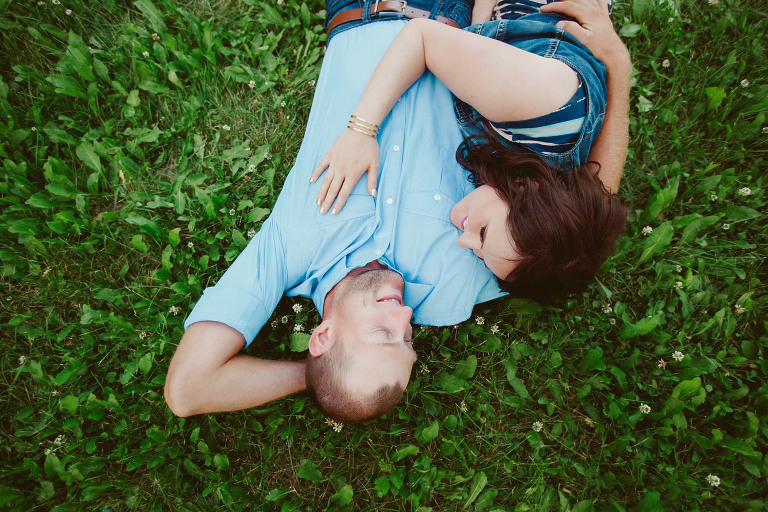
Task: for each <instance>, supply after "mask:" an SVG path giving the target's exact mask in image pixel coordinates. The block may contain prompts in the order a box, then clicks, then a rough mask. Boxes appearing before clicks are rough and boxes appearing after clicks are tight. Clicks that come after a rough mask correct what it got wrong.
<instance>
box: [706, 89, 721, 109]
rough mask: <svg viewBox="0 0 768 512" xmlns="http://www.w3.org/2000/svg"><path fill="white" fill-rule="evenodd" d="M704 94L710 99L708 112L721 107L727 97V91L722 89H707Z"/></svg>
mask: <svg viewBox="0 0 768 512" xmlns="http://www.w3.org/2000/svg"><path fill="white" fill-rule="evenodd" d="M704 94H706V95H707V97H708V98H709V104H708V105H707V110H714V109H716V108H717V107H719V106H720V104H721V103H723V100H724V99H725V97H726V93H725V89H723V88H722V87H707V88H706V89H704Z"/></svg>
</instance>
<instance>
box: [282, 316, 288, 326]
mask: <svg viewBox="0 0 768 512" xmlns="http://www.w3.org/2000/svg"><path fill="white" fill-rule="evenodd" d="M288 320H289V318H288V316H286V315H283V316H281V317H280V323H283V324H287V323H288Z"/></svg>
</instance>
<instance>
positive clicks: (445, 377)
mask: <svg viewBox="0 0 768 512" xmlns="http://www.w3.org/2000/svg"><path fill="white" fill-rule="evenodd" d="M437 380H438V382H439V383H440V385H441V386H442V387H443V389H444V390H445V391H446V392H447V393H458V392H459V391H464V390H465V389H467V387H468V384H467V381H465V380H464V379H462V378H461V377H457V376H456V375H451V374H450V373H446V372H440V373H438V374H437Z"/></svg>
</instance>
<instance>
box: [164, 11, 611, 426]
mask: <svg viewBox="0 0 768 512" xmlns="http://www.w3.org/2000/svg"><path fill="white" fill-rule="evenodd" d="M423 4H424V5H419V4H414V3H409V7H410V8H411V11H409V12H410V13H411V14H413V13H416V15H419V13H426V14H429V12H432V15H433V17H434V16H437V15H439V16H440V17H438V18H437V19H438V20H443V21H446V22H447V21H450V20H452V21H453V22H454V23H456V24H458V25H460V26H464V25H466V24H467V23H468V21H469V14H470V12H471V8H470V6H469V5H468V4H467V3H465V2H464V1H463V0H456V1H455V2H445V3H443V4H442V9H443V10H442V11H440V12H436V9H433V7H434V5H433V4H432V2H429V1H426V2H423ZM366 5H367V4H366ZM342 7H348V5H344V6H339V5H329V7H328V13H329V19H331V18H333V17H334V16H335V14H336V13H337V12H338V11H339V10H340V9H341V8H342ZM414 9H415V10H414ZM361 16H362V14H361ZM378 19H379V20H385V18H378ZM386 21H387V22H386V23H383V22H380V23H366V22H363V21H349V22H347V23H344V24H342V25H340V26H339V27H338V28H336V29H335V32H334V33H333V34H332V35H333V39H332V40H331V41H330V44H329V45H328V50H327V53H326V56H325V58H324V61H323V66H322V70H321V73H320V78H319V80H318V85H317V91H316V93H315V98H314V101H313V104H312V109H311V112H310V116H309V121H308V125H307V130H306V133H305V137H304V140H303V142H302V145H301V149H300V150H299V154H298V156H297V160H296V163H295V165H294V167H293V169H292V170H291V172H290V173H289V175H288V177H287V178H286V181H285V184H284V187H283V190H282V191H281V193H280V196H279V197H278V200H277V202H276V204H275V207H274V210H273V212H272V215H271V216H270V217H269V218H268V219H267V220H266V221H265V223H264V225H263V226H262V228H261V231H260V232H259V233H258V234H257V235H256V236H255V237H254V238H253V239H252V241H251V242H250V243H249V245H248V247H247V248H246V249H245V250H244V251H243V253H242V254H241V255H240V256H239V257H238V258H237V260H235V262H234V263H233V264H232V266H231V267H230V268H229V269H228V270H227V272H226V273H225V274H224V275H223V276H222V278H221V279H220V281H219V282H218V283H217V284H216V286H214V287H212V288H208V289H206V290H205V293H204V295H203V297H202V298H201V299H200V301H199V302H198V303H197V305H196V306H195V308H194V310H193V311H192V313H191V314H190V316H189V318H187V320H186V323H185V326H186V327H187V331H186V332H185V334H184V336H183V338H182V340H181V342H180V344H179V347H178V349H177V352H176V354H175V355H174V358H173V360H172V362H171V365H170V368H169V371H168V377H167V380H166V388H165V396H166V400H167V402H168V405H169V406H170V408H171V410H172V411H173V412H174V413H175V414H178V415H180V416H188V415H193V414H199V413H206V412H215V411H231V410H239V409H245V408H249V407H255V406H258V405H261V404H264V403H266V402H269V401H271V400H275V399H277V398H280V397H283V396H285V395H288V394H291V393H295V392H299V391H302V390H304V389H307V390H308V391H309V393H310V395H311V396H312V397H313V398H314V399H315V401H316V403H317V405H318V407H319V408H320V410H321V411H322V412H323V413H324V414H326V415H327V416H329V417H331V418H333V419H335V420H337V421H341V422H345V423H353V422H359V421H365V420H367V419H370V418H374V417H377V416H379V415H381V414H383V413H385V412H386V411H388V410H390V409H391V408H392V407H394V405H395V404H396V403H397V402H398V401H399V400H400V398H401V396H402V393H403V390H404V388H405V386H406V385H407V383H408V380H409V378H410V372H411V367H412V365H413V362H414V361H415V360H416V354H415V353H414V351H413V348H412V346H411V326H410V320H411V316H412V314H413V316H414V317H415V318H414V319H415V322H416V323H419V324H426V325H452V324H455V323H458V322H461V321H463V320H466V319H467V318H468V317H469V316H470V315H471V312H472V308H473V307H474V305H475V304H477V303H481V302H484V301H488V300H491V299H494V298H498V297H501V296H502V295H503V292H501V290H500V289H499V288H498V286H497V284H496V281H495V279H494V275H493V274H492V273H491V272H490V271H489V270H488V269H487V268H486V267H485V266H484V265H483V262H482V261H481V260H480V259H478V258H476V257H475V256H474V254H473V253H472V252H471V251H468V250H466V248H462V247H460V246H459V245H458V244H457V239H458V235H459V232H458V230H457V229H456V228H455V227H453V225H452V224H451V222H450V212H451V209H452V207H453V206H454V204H455V203H456V202H457V201H458V200H459V199H461V198H462V197H464V196H465V195H467V194H468V193H469V192H471V191H472V190H473V189H474V187H473V185H472V184H471V183H470V182H469V180H468V179H467V175H466V173H465V172H464V171H463V170H462V169H461V167H460V166H459V165H458V164H457V162H456V160H455V159H454V158H453V151H454V149H455V148H456V147H457V146H458V145H459V143H460V142H461V140H462V137H461V135H460V133H459V129H458V125H457V123H456V121H455V118H454V115H453V110H452V98H451V95H450V93H449V91H448V90H447V89H446V88H445V87H444V86H443V85H442V84H441V83H440V82H438V81H437V80H436V78H435V77H434V76H433V75H431V74H426V75H424V76H422V77H421V78H419V79H418V81H417V82H416V83H415V84H414V85H413V86H412V87H411V88H409V89H408V90H407V91H406V92H405V93H404V94H403V96H402V97H401V98H400V100H399V101H398V102H397V103H396V104H395V106H394V108H393V109H392V111H391V113H390V114H389V117H388V118H387V121H386V122H385V123H384V124H383V125H382V127H381V131H380V132H379V133H378V142H379V144H380V146H381V148H383V151H382V157H381V167H380V168H381V172H380V173H379V180H378V183H377V189H378V194H377V195H376V197H375V198H374V197H372V196H371V195H370V194H369V193H368V191H367V190H366V188H365V184H364V183H358V184H357V186H356V187H355V189H354V190H352V193H351V194H350V196H349V198H348V200H347V201H346V205H345V207H344V209H343V211H341V212H338V213H337V214H336V215H322V214H321V213H320V212H319V211H318V209H317V206H316V205H315V202H314V198H315V197H316V196H317V195H318V189H319V187H320V183H310V175H311V173H312V171H313V169H314V168H315V166H316V164H317V162H318V161H319V160H320V158H321V157H322V156H323V155H324V154H325V152H326V151H327V150H328V148H329V147H330V146H331V143H332V142H333V140H334V139H335V138H336V136H337V135H338V133H339V132H341V131H342V130H343V129H344V127H345V126H346V125H347V122H348V121H349V119H350V114H351V113H352V112H353V111H354V108H355V106H356V105H357V103H358V101H359V98H360V95H361V93H362V91H363V88H364V86H365V84H366V82H367V80H368V77H369V76H370V74H371V73H372V71H373V69H374V67H375V66H376V64H377V63H378V62H379V60H380V59H381V56H382V55H383V53H384V51H385V50H386V49H387V47H388V46H389V44H390V43H391V41H392V40H393V39H394V37H395V36H396V35H397V33H398V32H399V31H400V29H401V28H402V27H403V26H404V24H405V23H406V21H405V20H402V19H394V18H386ZM611 34H612V35H613V33H612V31H611ZM613 37H615V35H613ZM283 294H286V295H289V296H296V295H302V296H307V297H311V298H312V299H313V301H314V302H315V305H316V307H317V308H318V311H319V312H320V314H321V316H322V318H323V321H322V323H321V324H320V325H319V326H318V327H316V328H315V329H314V330H313V332H312V334H311V337H310V341H309V357H308V358H307V360H306V361H297V362H296V361H266V360H261V359H256V358H253V357H249V356H245V355H241V354H239V351H240V350H241V349H242V348H243V346H244V345H245V346H247V345H248V344H249V343H250V342H251V341H252V340H253V338H254V337H255V336H256V335H257V333H258V332H259V330H260V329H261V327H262V326H263V325H264V324H265V323H266V321H267V320H268V318H269V316H270V315H271V313H272V311H273V310H274V308H275V307H276V305H277V303H278V302H279V300H280V298H281V297H282V295H283Z"/></svg>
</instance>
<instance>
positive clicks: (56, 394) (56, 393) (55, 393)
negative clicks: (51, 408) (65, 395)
mask: <svg viewBox="0 0 768 512" xmlns="http://www.w3.org/2000/svg"><path fill="white" fill-rule="evenodd" d="M51 396H59V392H58V391H56V390H55V389H54V390H53V391H51Z"/></svg>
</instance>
